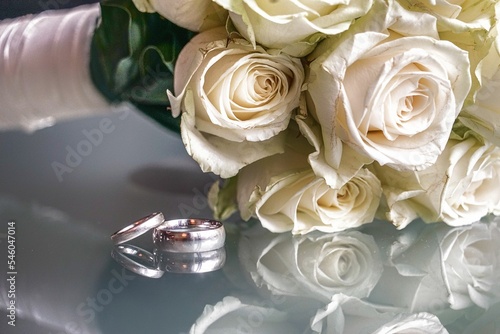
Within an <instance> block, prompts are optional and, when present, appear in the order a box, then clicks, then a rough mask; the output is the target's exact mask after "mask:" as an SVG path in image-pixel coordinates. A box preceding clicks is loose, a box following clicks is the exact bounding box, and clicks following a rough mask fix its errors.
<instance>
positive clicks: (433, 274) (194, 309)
mask: <svg viewBox="0 0 500 334" xmlns="http://www.w3.org/2000/svg"><path fill="white" fill-rule="evenodd" d="M102 124H106V129H107V133H105V132H104V131H102ZM108 130H109V131H108ZM0 156H1V157H2V160H1V163H0V191H1V195H0V258H1V260H0V288H1V294H0V304H1V313H2V317H1V318H0V319H1V321H0V332H1V333H42V334H44V333H46V334H49V333H54V334H55V333H92V334H94V333H103V334H107V333H109V334H112V333H188V332H189V331H191V333H317V332H319V333H374V332H376V330H377V328H380V326H384V324H386V323H390V322H391V321H394V319H396V320H397V319H403V320H404V321H405V322H406V323H412V322H413V321H416V324H417V327H419V326H420V327H421V326H424V327H425V328H427V329H428V331H427V332H429V333H441V332H440V331H438V330H439V327H437V328H438V330H431V329H432V328H434V327H432V326H434V323H433V321H435V320H436V319H435V318H432V317H433V316H434V315H437V316H438V317H439V320H440V322H441V323H442V324H443V325H445V327H446V329H447V330H448V332H449V333H498V330H499V328H500V322H499V317H498V315H500V305H499V304H498V303H497V302H498V300H499V297H500V289H499V287H498V284H499V282H500V279H499V277H500V271H499V268H500V265H499V261H500V254H499V248H498V246H497V245H498V243H499V241H500V228H499V225H498V224H499V223H498V222H497V220H496V219H494V218H491V219H489V221H485V222H483V223H477V224H474V225H472V226H466V227H460V228H451V227H447V226H444V225H441V224H431V225H425V224H423V223H420V222H415V223H412V224H411V225H410V226H409V227H408V228H407V229H405V230H404V231H397V230H396V229H395V228H394V227H392V226H391V225H389V224H387V223H384V222H374V223H373V224H369V225H367V226H366V227H364V228H362V229H360V230H348V231H345V232H341V233H333V234H322V233H311V234H307V235H304V236H295V237H294V236H292V235H291V234H290V233H284V234H273V233H270V232H267V231H265V230H263V229H262V228H261V227H260V226H259V224H258V222H249V223H243V222H240V221H238V220H237V219H233V220H232V221H228V222H224V226H225V230H226V241H225V246H224V248H222V249H218V250H211V251H208V252H192V253H187V254H186V253H168V252H167V253H166V252H163V251H161V250H158V249H155V244H154V243H153V239H152V234H151V233H150V232H149V231H148V232H146V233H145V234H144V235H142V236H140V237H137V238H136V239H133V240H130V241H127V242H126V243H123V244H121V245H119V246H114V245H113V242H112V241H111V239H110V236H111V235H112V234H113V233H114V232H115V231H117V230H119V229H121V228H123V227H124V226H126V225H128V224H130V223H133V222H134V221H136V220H138V219H140V218H141V217H144V216H147V215H149V214H151V213H152V212H158V211H159V212H162V213H163V215H164V216H165V219H174V218H188V217H198V218H202V217H203V218H211V211H210V209H209V206H208V200H207V192H208V190H209V188H210V186H211V185H212V184H213V182H214V181H215V180H217V178H216V177H215V176H213V175H210V174H204V173H202V172H201V171H200V169H199V167H198V165H197V164H196V163H195V162H193V161H192V160H191V158H190V157H189V156H187V154H186V153H185V150H184V147H183V144H182V142H181V140H180V139H179V137H178V135H176V134H174V133H171V132H169V131H168V130H164V129H163V128H161V127H159V126H158V125H157V124H156V123H154V122H153V121H151V120H150V119H148V118H146V117H145V116H143V115H141V114H139V113H137V112H136V111H134V110H133V109H131V108H129V107H127V106H122V107H121V108H118V110H116V111H115V112H114V113H110V114H109V115H106V116H102V117H93V118H86V119H80V120H75V121H69V122H62V123H58V124H56V125H55V126H53V127H50V128H46V129H44V130H40V131H37V132H35V133H33V134H26V133H22V132H18V131H6V132H3V133H0ZM137 266H139V268H142V269H138V267H137ZM374 314H375V315H377V316H374ZM339 316H340V317H341V319H343V320H342V321H340V322H339V319H340V318H339ZM12 321H14V322H12ZM13 324H15V326H12V325H13ZM332 324H333V325H332ZM339 324H342V326H341V327H338V326H340V325H339ZM332 326H333V327H332ZM360 326H361V327H360ZM386 329H387V328H386ZM386 332H387V333H389V331H385V332H383V331H382V332H380V331H379V332H377V333H386ZM390 333H393V332H390ZM394 333H396V332H394Z"/></svg>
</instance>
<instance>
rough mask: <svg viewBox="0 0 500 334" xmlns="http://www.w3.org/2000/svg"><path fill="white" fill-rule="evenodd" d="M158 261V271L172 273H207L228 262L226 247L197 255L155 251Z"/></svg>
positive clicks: (197, 253) (196, 253)
mask: <svg viewBox="0 0 500 334" xmlns="http://www.w3.org/2000/svg"><path fill="white" fill-rule="evenodd" d="M155 258H156V259H157V261H158V269H161V270H164V271H166V272H170V273H184V274H191V273H206V272H209V271H215V270H218V269H220V268H222V266H224V263H225V262H226V250H225V248H224V247H222V248H219V249H216V250H213V251H208V252H195V253H173V252H161V251H155Z"/></svg>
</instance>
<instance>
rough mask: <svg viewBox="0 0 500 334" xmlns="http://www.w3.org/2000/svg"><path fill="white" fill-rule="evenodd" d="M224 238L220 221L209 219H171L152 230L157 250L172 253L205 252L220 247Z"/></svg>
mask: <svg viewBox="0 0 500 334" xmlns="http://www.w3.org/2000/svg"><path fill="white" fill-rule="evenodd" d="M225 239H226V232H225V230H224V226H223V225H222V223H221V222H220V221H217V220H209V219H173V220H167V221H165V222H163V224H161V225H159V226H157V227H155V229H154V230H153V242H154V244H155V245H156V247H158V248H159V250H161V251H164V252H174V253H194V252H207V251H212V250H216V249H219V248H222V247H223V246H224V241H225Z"/></svg>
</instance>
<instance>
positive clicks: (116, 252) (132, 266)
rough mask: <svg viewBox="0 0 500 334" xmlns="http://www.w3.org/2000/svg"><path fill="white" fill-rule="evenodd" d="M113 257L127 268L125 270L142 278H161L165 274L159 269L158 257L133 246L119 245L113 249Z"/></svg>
mask: <svg viewBox="0 0 500 334" xmlns="http://www.w3.org/2000/svg"><path fill="white" fill-rule="evenodd" d="M127 255H128V256H127ZM129 256H130V257H134V258H135V259H137V260H138V261H139V262H137V261H134V260H132V259H131V258H130V257H129ZM111 257H112V258H113V259H115V260H116V262H118V263H119V264H121V265H122V266H123V267H125V269H128V270H130V271H132V272H134V273H136V274H139V275H142V276H146V277H151V278H160V277H162V276H163V274H164V273H165V272H164V271H163V270H159V269H158V268H157V261H156V257H155V256H154V255H153V254H151V253H150V252H148V251H145V250H144V249H142V248H139V247H136V246H133V245H118V246H115V247H113V251H112V252H111Z"/></svg>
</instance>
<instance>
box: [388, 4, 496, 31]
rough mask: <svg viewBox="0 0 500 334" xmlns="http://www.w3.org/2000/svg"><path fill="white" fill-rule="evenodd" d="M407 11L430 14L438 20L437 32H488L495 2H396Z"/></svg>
mask: <svg viewBox="0 0 500 334" xmlns="http://www.w3.org/2000/svg"><path fill="white" fill-rule="evenodd" d="M398 2H399V3H400V4H401V5H402V6H404V7H405V8H407V9H409V10H416V11H422V12H427V13H431V14H432V15H434V16H435V17H436V18H437V19H438V24H439V30H441V31H445V30H452V31H454V32H461V31H470V30H476V29H484V30H489V29H490V28H491V25H492V22H493V17H494V13H495V10H494V8H495V4H496V3H497V2H498V1H496V0H481V1H476V0H459V1H448V0H416V1H408V0H398Z"/></svg>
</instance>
